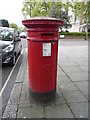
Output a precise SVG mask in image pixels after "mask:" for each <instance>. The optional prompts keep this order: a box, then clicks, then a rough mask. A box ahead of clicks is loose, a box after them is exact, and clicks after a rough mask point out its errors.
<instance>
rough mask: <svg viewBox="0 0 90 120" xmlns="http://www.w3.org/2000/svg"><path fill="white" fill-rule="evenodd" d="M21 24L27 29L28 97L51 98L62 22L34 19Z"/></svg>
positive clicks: (55, 79) (53, 19)
mask: <svg viewBox="0 0 90 120" xmlns="http://www.w3.org/2000/svg"><path fill="white" fill-rule="evenodd" d="M22 23H23V25H24V26H25V27H26V28H27V42H28V71H29V91H30V95H32V96H34V97H39V98H44V97H47V98H53V97H54V96H55V94H56V82H57V53H58V27H59V26H60V25H61V26H62V25H63V21H61V20H58V19H55V18H48V17H40V18H39V17H36V18H31V19H28V20H23V21H22Z"/></svg>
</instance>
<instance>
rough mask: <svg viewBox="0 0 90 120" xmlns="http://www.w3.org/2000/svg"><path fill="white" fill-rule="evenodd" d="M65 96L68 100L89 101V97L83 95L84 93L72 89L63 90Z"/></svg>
mask: <svg viewBox="0 0 90 120" xmlns="http://www.w3.org/2000/svg"><path fill="white" fill-rule="evenodd" d="M62 92H63V94H64V97H65V98H66V100H67V101H68V102H69V103H70V102H88V100H87V98H85V96H83V94H82V93H81V92H80V91H78V90H77V91H76V90H74V91H70V90H62Z"/></svg>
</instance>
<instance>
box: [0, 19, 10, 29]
mask: <svg viewBox="0 0 90 120" xmlns="http://www.w3.org/2000/svg"><path fill="white" fill-rule="evenodd" d="M0 23H1V26H2V27H9V22H8V20H5V19H1V20H0Z"/></svg>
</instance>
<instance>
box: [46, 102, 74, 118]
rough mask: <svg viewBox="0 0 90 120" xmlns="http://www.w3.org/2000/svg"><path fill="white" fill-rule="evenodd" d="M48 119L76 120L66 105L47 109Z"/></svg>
mask: <svg viewBox="0 0 90 120" xmlns="http://www.w3.org/2000/svg"><path fill="white" fill-rule="evenodd" d="M45 114H46V118H74V116H73V114H72V113H71V111H70V109H69V108H68V106H67V105H66V104H64V105H55V106H48V107H45Z"/></svg>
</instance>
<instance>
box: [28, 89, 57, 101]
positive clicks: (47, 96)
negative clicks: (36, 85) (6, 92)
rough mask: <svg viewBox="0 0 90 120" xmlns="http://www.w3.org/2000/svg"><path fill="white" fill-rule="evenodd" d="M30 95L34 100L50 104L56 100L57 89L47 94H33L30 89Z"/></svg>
mask: <svg viewBox="0 0 90 120" xmlns="http://www.w3.org/2000/svg"><path fill="white" fill-rule="evenodd" d="M29 95H30V97H32V98H33V99H34V100H37V101H41V102H50V101H52V100H54V99H55V98H56V89H54V90H53V91H50V92H47V93H37V92H33V91H32V90H31V89H30V88H29Z"/></svg>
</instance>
